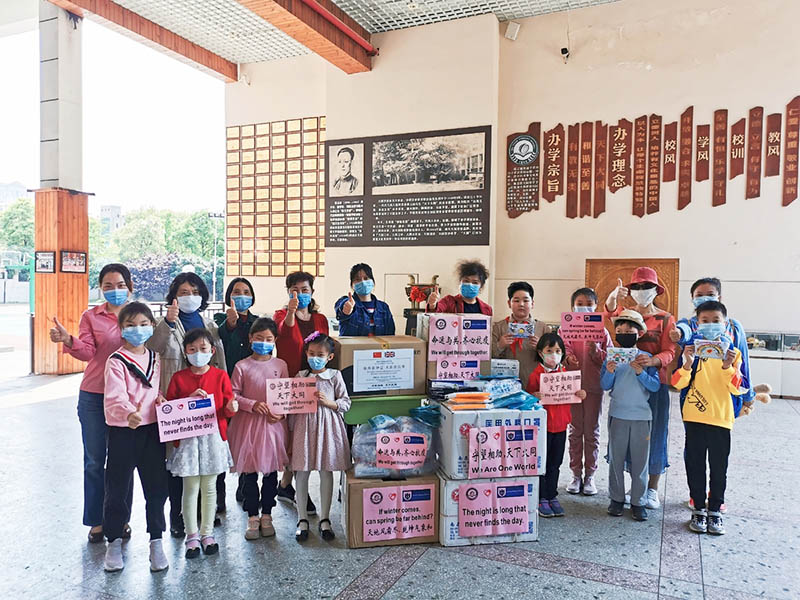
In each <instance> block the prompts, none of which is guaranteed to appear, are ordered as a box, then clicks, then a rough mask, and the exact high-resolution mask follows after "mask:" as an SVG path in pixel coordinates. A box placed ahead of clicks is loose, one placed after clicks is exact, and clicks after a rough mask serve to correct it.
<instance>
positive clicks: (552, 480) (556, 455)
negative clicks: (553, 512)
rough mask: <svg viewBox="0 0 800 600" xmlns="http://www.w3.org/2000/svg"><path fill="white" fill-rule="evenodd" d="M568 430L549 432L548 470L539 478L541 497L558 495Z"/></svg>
mask: <svg viewBox="0 0 800 600" xmlns="http://www.w3.org/2000/svg"><path fill="white" fill-rule="evenodd" d="M566 445H567V432H566V431H559V432H558V433H550V432H549V431H548V432H547V470H546V471H545V474H544V475H542V476H541V477H540V478H539V499H540V500H552V499H553V498H555V497H556V496H558V470H559V469H560V468H561V463H562V462H564V447H565V446H566Z"/></svg>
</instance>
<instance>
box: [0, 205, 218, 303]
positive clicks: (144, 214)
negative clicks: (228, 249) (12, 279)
mask: <svg viewBox="0 0 800 600" xmlns="http://www.w3.org/2000/svg"><path fill="white" fill-rule="evenodd" d="M124 216H125V225H123V226H122V227H121V228H119V229H118V230H117V231H114V232H111V233H104V227H103V224H102V223H101V221H100V219H96V218H92V217H90V218H89V257H88V258H89V286H90V287H91V288H96V287H97V285H98V276H99V274H100V269H102V268H103V265H105V264H107V263H110V262H120V263H123V264H125V265H126V266H127V267H128V268H129V269H130V270H131V274H132V276H133V282H134V289H135V294H136V296H137V297H138V298H139V299H142V300H148V301H153V302H160V301H163V300H164V297H165V296H166V293H167V289H168V288H169V284H170V282H171V281H172V279H173V278H174V277H175V275H177V274H178V273H180V272H181V271H184V270H193V271H194V272H195V273H197V274H198V275H199V276H200V277H201V278H202V279H203V280H204V281H205V282H206V285H207V286H208V290H209V292H211V291H212V290H213V287H214V286H213V277H214V274H213V271H214V234H215V230H216V246H217V248H216V254H217V269H216V280H217V281H216V283H217V286H216V289H217V299H220V298H221V297H222V293H223V291H224V290H223V287H222V285H223V276H224V273H225V225H224V222H223V220H222V219H212V218H210V217H209V216H208V212H207V211H196V212H191V213H181V212H175V211H171V210H156V209H154V208H144V209H141V210H136V211H133V212H129V213H125V215H124ZM0 250H13V251H20V252H22V253H23V255H27V256H28V257H32V256H33V250H34V203H33V200H30V199H27V198H23V199H20V200H17V201H16V202H15V203H13V204H11V206H9V207H8V208H7V209H6V210H4V211H2V212H0ZM56 260H57V261H58V258H56ZM9 275H10V276H13V273H9Z"/></svg>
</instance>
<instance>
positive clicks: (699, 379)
mask: <svg viewBox="0 0 800 600" xmlns="http://www.w3.org/2000/svg"><path fill="white" fill-rule="evenodd" d="M695 361H697V362H698V363H699V364H698V365H697V372H696V373H695V376H694V380H693V381H692V385H691V387H689V390H688V391H687V393H686V399H685V401H684V403H683V420H684V421H690V422H693V423H706V424H707V425H715V426H717V427H724V428H725V429H733V420H734V414H733V402H731V394H739V393H740V392H739V382H740V381H741V376H740V375H739V365H741V364H742V353H741V352H739V350H736V358H735V359H734V360H733V364H732V365H731V366H730V367H728V368H727V369H723V368H722V361H721V360H719V359H713V358H712V359H700V358H695ZM691 378H692V371H691V370H688V371H687V370H686V369H684V368H683V367H681V368H680V369H676V370H675V372H674V373H673V374H672V385H673V386H674V387H675V388H676V389H679V390H682V389H684V388H686V387H687V386H689V380H690V379H691Z"/></svg>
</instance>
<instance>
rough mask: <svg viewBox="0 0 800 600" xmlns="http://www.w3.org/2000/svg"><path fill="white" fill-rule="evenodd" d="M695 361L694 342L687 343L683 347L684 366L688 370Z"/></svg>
mask: <svg viewBox="0 0 800 600" xmlns="http://www.w3.org/2000/svg"><path fill="white" fill-rule="evenodd" d="M693 362H694V344H687V346H686V348H684V349H683V368H684V369H686V370H687V371H691V370H692V363H693Z"/></svg>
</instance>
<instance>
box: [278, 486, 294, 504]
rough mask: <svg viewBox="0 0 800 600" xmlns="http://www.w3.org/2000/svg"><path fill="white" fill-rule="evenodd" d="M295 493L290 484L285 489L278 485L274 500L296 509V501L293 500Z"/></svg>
mask: <svg viewBox="0 0 800 600" xmlns="http://www.w3.org/2000/svg"><path fill="white" fill-rule="evenodd" d="M294 496H295V491H294V486H292V484H291V483H290V484H289V485H287V486H286V487H281V484H280V483H279V484H278V491H277V493H276V494H275V498H276V499H278V500H280V501H281V502H284V503H285V504H291V505H292V506H294V507H295V508H296V507H297V501H295V499H294Z"/></svg>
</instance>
